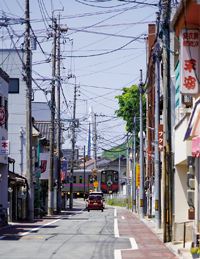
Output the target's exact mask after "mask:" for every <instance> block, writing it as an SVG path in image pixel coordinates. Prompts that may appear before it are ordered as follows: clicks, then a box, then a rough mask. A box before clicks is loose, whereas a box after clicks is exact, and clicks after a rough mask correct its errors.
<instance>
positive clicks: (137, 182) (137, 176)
mask: <svg viewBox="0 0 200 259" xmlns="http://www.w3.org/2000/svg"><path fill="white" fill-rule="evenodd" d="M136 186H137V187H138V186H140V165H136Z"/></svg>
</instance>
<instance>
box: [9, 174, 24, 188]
mask: <svg viewBox="0 0 200 259" xmlns="http://www.w3.org/2000/svg"><path fill="white" fill-rule="evenodd" d="M8 180H9V181H15V182H16V183H21V184H22V185H25V184H26V178H25V177H23V176H21V175H19V174H16V173H13V172H11V171H9V172H8Z"/></svg>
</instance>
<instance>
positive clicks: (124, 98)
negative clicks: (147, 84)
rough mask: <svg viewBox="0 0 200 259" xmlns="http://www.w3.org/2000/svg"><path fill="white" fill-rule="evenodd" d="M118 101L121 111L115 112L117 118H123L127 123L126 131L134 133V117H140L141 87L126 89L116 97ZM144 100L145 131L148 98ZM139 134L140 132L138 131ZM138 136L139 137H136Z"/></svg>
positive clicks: (135, 86)
mask: <svg viewBox="0 0 200 259" xmlns="http://www.w3.org/2000/svg"><path fill="white" fill-rule="evenodd" d="M115 98H116V99H118V104H119V109H118V110H116V111H115V114H117V117H122V118H123V120H125V121H126V131H128V132H132V131H133V129H134V125H133V122H134V117H135V116H136V117H137V118H139V117H140V92H139V86H137V85H132V86H131V87H130V88H126V87H124V88H123V89H122V95H117V96H115ZM142 100H143V131H145V130H146V98H145V94H143V96H142ZM136 132H138V130H136ZM136 136H137V135H136Z"/></svg>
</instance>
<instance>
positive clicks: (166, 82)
mask: <svg viewBox="0 0 200 259" xmlns="http://www.w3.org/2000/svg"><path fill="white" fill-rule="evenodd" d="M162 2H163V4H162V6H163V29H164V35H163V37H164V40H163V133H164V134H163V178H164V179H163V182H164V210H163V220H164V236H163V240H164V242H170V241H171V238H172V158H171V155H172V153H171V89H170V28H169V26H170V25H169V22H170V6H171V1H170V0H163V1H162Z"/></svg>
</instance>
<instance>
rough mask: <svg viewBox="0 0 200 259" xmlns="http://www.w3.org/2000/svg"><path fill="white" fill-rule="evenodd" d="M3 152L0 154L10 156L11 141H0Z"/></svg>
mask: <svg viewBox="0 0 200 259" xmlns="http://www.w3.org/2000/svg"><path fill="white" fill-rule="evenodd" d="M0 145H1V151H0V154H1V155H2V154H5V155H9V154H10V141H9V140H0Z"/></svg>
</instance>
